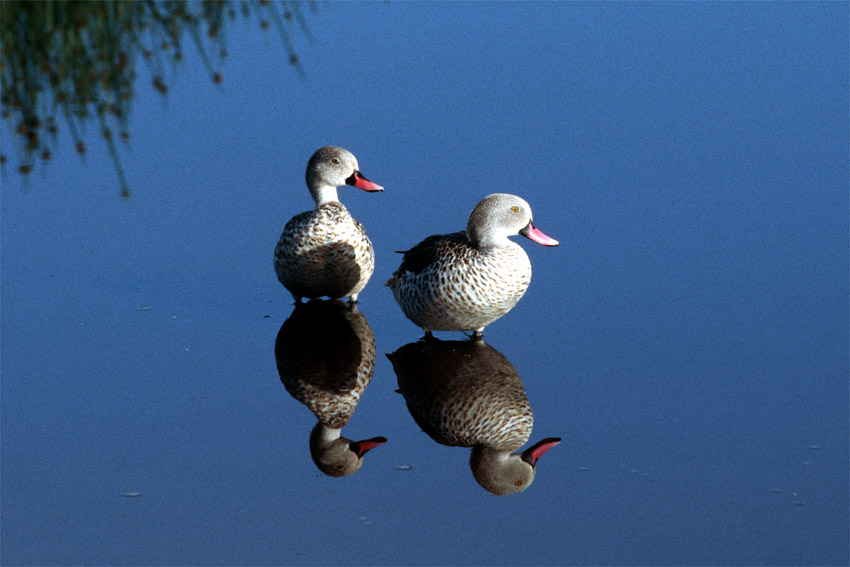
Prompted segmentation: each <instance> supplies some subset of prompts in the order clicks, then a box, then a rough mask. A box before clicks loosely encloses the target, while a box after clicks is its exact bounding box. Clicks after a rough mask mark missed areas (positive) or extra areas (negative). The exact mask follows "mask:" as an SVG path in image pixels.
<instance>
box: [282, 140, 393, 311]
mask: <svg viewBox="0 0 850 567" xmlns="http://www.w3.org/2000/svg"><path fill="white" fill-rule="evenodd" d="M306 178H307V186H308V187H309V189H310V194H311V195H312V197H313V200H314V201H315V203H316V208H315V209H314V210H311V211H306V212H303V213H300V214H298V215H295V216H294V217H292V219H291V220H290V221H289V222H288V223H286V227H285V228H284V229H283V234H281V236H280V240H279V241H278V243H277V246H276V247H275V251H274V269H275V273H276V274H277V278H278V280H280V283H282V284H283V286H284V287H286V289H288V290H289V291H290V293H291V294H292V296H293V297H294V298H295V301H296V302H299V301H301V298H303V297H306V298H309V299H314V298H318V297H330V298H343V297H349V298H350V299H351V301H352V302H356V301H357V296H358V294H359V293H360V292H361V291H362V290H363V288H364V287H366V284H367V283H368V281H369V278H370V277H371V276H372V272H373V271H374V269H375V250H374V248H373V247H372V242H371V241H370V240H369V237H368V236H366V230H365V229H364V228H363V225H362V224H360V223H359V222H358V221H357V220H355V219H354V218H353V217H352V216H351V214H350V213H349V212H348V209H346V208H345V206H344V205H343V204H342V203H340V202H339V198H338V194H337V188H338V187H341V186H343V185H346V184H347V185H353V186H355V187H358V188H360V189H363V190H364V191H381V190H383V188H382V187H381V186H380V185H377V184H375V183H372V182H371V181H369V180H367V179H366V178H365V177H363V176H362V175H361V174H360V170H359V166H358V164H357V159H356V158H355V157H354V156H353V155H352V154H351V153H350V152H348V151H347V150H344V149H343V148H339V147H336V146H326V147H323V148H320V149H319V150H317V151H316V153H315V154H313V156H312V157H311V158H310V161H309V163H308V164H307V173H306Z"/></svg>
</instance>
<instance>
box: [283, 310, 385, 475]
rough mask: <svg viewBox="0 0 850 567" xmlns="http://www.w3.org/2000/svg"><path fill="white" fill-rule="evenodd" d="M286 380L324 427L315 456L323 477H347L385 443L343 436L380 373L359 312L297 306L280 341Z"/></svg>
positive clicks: (317, 432)
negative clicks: (354, 439)
mask: <svg viewBox="0 0 850 567" xmlns="http://www.w3.org/2000/svg"><path fill="white" fill-rule="evenodd" d="M274 351H275V359H276V360H277V370H278V372H279V373H280V380H281V382H283V385H284V386H285V387H286V391H287V392H289V393H290V394H291V395H292V397H293V398H295V399H296V400H298V401H299V402H301V403H302V404H304V405H305V406H307V407H308V408H309V409H310V411H311V412H313V415H315V416H316V419H318V423H316V426H315V427H314V428H313V430H312V432H311V433H310V455H311V456H312V458H313V462H314V463H316V466H317V467H318V468H319V470H320V471H322V472H323V473H325V474H326V475H329V476H347V475H350V474H352V473H354V472H356V471H357V470H359V469H360V466H361V465H362V464H363V455H365V454H366V452H367V451H369V450H370V449H373V448H375V447H377V446H378V445H381V444H383V443H386V441H387V440H386V439H385V438H383V437H373V438H371V439H365V440H363V441H352V440H351V439H347V438H345V437H343V436H342V435H341V432H342V428H343V427H344V426H345V424H347V423H348V420H349V419H351V416H352V415H353V414H354V410H355V408H356V407H357V403H358V402H359V401H360V396H361V395H362V394H363V390H365V389H366V386H368V385H369V382H370V381H371V380H372V373H373V372H374V370H375V336H374V335H373V334H372V329H371V327H369V322H368V321H367V320H366V317H364V316H363V314H361V313H360V312H359V311H358V310H357V307H356V306H354V305H352V306H349V305H348V304H345V303H343V302H342V301H339V300H336V299H332V300H327V301H321V300H313V301H310V302H308V303H302V304H298V305H296V306H295V310H294V311H293V312H292V315H291V316H290V317H289V319H287V320H286V321H285V322H284V323H283V325H282V326H281V327H280V331H279V332H278V334H277V340H276V341H275V349H274Z"/></svg>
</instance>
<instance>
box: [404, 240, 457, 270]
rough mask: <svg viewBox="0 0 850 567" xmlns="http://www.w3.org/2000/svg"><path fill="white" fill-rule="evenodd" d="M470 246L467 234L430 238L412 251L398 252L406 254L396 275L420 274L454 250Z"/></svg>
mask: <svg viewBox="0 0 850 567" xmlns="http://www.w3.org/2000/svg"><path fill="white" fill-rule="evenodd" d="M470 246H471V244H470V242H469V239H468V238H467V237H466V232H453V233H451V234H435V235H434V236H429V237H428V238H426V239H425V240H423V241H422V242H420V243H419V244H417V245H416V246H414V247H413V248H411V249H410V250H405V251H398V252H399V253H400V254H404V257H403V258H402V260H401V265H400V266H399V267H398V271H397V272H396V273H399V274H401V273H404V272H412V273H414V274H418V273H420V272H422V271H423V270H424V269H425V268H427V267H428V266H429V265H431V264H433V263H434V262H435V261H436V260H437V259H438V258H439V257H441V256H443V255H445V254H447V253H449V252H451V251H453V250H457V249H459V248H460V249H463V248H467V247H470Z"/></svg>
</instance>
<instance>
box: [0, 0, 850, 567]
mask: <svg viewBox="0 0 850 567" xmlns="http://www.w3.org/2000/svg"><path fill="white" fill-rule="evenodd" d="M848 6H850V5H848V3H846V2H831V3H825V2H824V3H813V2H808V3H688V4H683V3H649V4H647V3H627V4H621V3H605V4H598V3H592V4H585V3H558V4H550V3H535V4H514V3H499V4H487V3H481V4H467V3H449V4H426V3H416V4H411V3H398V4H396V3H390V4H385V3H371V4H361V3H352V4H349V3H329V4H323V5H320V8H319V10H318V12H317V13H316V14H311V15H308V24H309V26H310V31H311V35H312V37H313V41H312V43H310V42H308V41H307V40H306V39H305V38H304V37H303V36H301V35H297V34H296V48H297V49H298V52H299V55H300V57H301V61H302V64H303V67H304V70H305V73H306V79H303V80H302V79H301V78H300V77H299V75H298V74H297V73H296V72H295V71H293V70H292V69H290V68H289V67H288V65H287V63H286V57H285V51H284V50H283V48H282V46H281V45H280V42H279V38H278V37H277V36H276V35H274V34H273V33H271V34H268V35H263V33H262V32H261V31H260V30H259V29H257V26H256V25H254V24H245V25H241V24H240V25H237V26H236V28H234V29H233V30H232V31H231V32H230V35H229V36H228V42H229V44H228V45H229V51H230V58H229V60H228V61H227V63H226V65H225V66H224V68H223V69H222V72H223V76H224V82H223V84H222V86H221V88H217V87H215V86H214V85H212V84H211V82H210V81H209V79H208V77H207V76H206V75H205V73H204V72H203V70H202V69H203V67H202V65H201V64H200V63H199V61H197V58H196V57H195V56H194V55H192V53H191V52H190V51H188V50H187V53H186V61H185V62H184V63H183V67H182V68H181V69H180V70H178V71H176V72H175V73H174V74H173V76H170V77H168V78H169V81H170V83H171V85H170V89H169V95H168V98H167V99H166V100H165V101H163V100H162V99H161V98H160V97H159V95H158V94H157V93H156V92H155V91H154V89H153V88H151V87H149V85H150V79H151V77H150V75H149V74H148V71H147V69H146V68H145V67H144V66H141V65H140V66H139V68H138V73H139V78H138V82H137V89H136V91H137V98H136V99H135V101H134V107H133V115H132V118H131V122H130V128H131V133H132V138H131V142H130V145H129V148H128V149H127V150H126V151H124V152H123V153H122V159H123V164H124V168H125V170H126V172H127V176H128V179H129V181H130V185H131V188H132V190H133V196H132V198H131V199H130V200H129V201H123V200H121V199H120V198H119V197H118V185H117V181H116V178H115V173H114V169H113V165H112V162H111V161H110V159H109V156H108V154H107V152H106V150H105V148H104V147H102V146H101V144H99V143H97V140H96V139H95V137H94V136H93V134H94V132H93V131H92V139H91V140H90V141H89V143H88V146H89V149H90V152H89V154H88V155H87V156H86V158H85V160H84V161H80V160H79V159H78V158H77V156H76V155H75V154H74V152H73V143H72V141H71V140H70V138H69V137H68V136H67V133H64V134H63V135H62V136H60V147H59V148H58V150H57V151H56V152H54V154H55V159H53V160H52V161H51V163H50V164H49V165H48V166H47V167H46V168H38V169H37V170H36V171H35V172H34V173H33V174H32V175H31V176H30V178H29V179H28V180H24V179H22V178H21V177H20V176H19V175H18V174H17V172H16V171H14V167H9V164H7V171H6V174H5V175H4V176H3V178H2V195H0V196H1V197H2V200H1V201H0V205H1V206H2V209H0V214H2V226H0V239H1V240H0V260H2V272H0V276H2V303H0V309H2V336H1V337H0V339H1V340H2V343H1V344H0V346H1V347H2V358H1V359H0V363H1V364H2V383H1V384H0V385H1V386H2V389H0V404H2V412H1V413H0V442H2V453H0V456H2V461H0V478H1V479H2V487H0V491H2V492H1V493H0V497H2V500H0V502H1V503H2V511H0V520H2V525H0V563H2V564H3V565H35V564H42V565H58V564H63V565H71V564H75V565H80V564H98V565H105V564H137V565H142V564H145V565H152V564H161V565H164V564H189V565H200V564H244V565H261V564H262V565H265V564H349V565H360V564H363V565H365V564H536V565H544V564H618V565H647V564H665V565H686V564H687V565H696V564H711V565H732V564H735V565H740V564H753V565H776V564H782V565H812V564H819V565H846V564H848V563H850V552H848V527H849V526H848V522H850V520H848V510H850V498H848V472H850V466H849V465H848V459H850V457H849V456H848V445H849V444H848V421H850V417H849V416H848V405H850V393H848V389H849V384H850V381H849V380H848V376H850V369H849V368H848V352H850V344H848V336H850V326H848V314H850V304H849V303H848V294H849V293H850V291H849V290H848V282H850V278H848V263H850V262H849V260H848V248H850V246H849V245H848V234H850V230H848V194H849V192H848V187H850V176H848V155H850V144H848V131H850V121H848V116H849V115H850V108H849V107H848V100H850V91H849V90H848V82H850V78H849V77H848V66H847V61H848V59H850V50H848V45H850V42H849V41H848V23H850V18H848V13H849V12H850V10H849V9H848ZM2 140H3V141H2V144H3V152H4V153H7V154H9V155H10V162H11V163H12V164H14V163H15V148H14V145H13V140H14V135H13V134H12V133H11V132H10V128H9V124H7V123H4V124H3V136H2ZM325 144H336V145H341V146H343V147H346V148H348V149H349V150H351V151H352V152H353V153H354V154H355V155H356V156H357V157H358V160H359V162H360V166H361V170H362V172H363V173H364V175H365V176H366V177H368V178H369V179H371V180H372V181H374V182H376V183H379V184H381V185H383V186H384V187H385V188H386V191H385V192H384V193H380V194H367V193H363V192H360V191H357V190H356V189H353V188H344V189H342V190H341V199H342V201H343V203H345V204H346V206H347V207H348V208H349V210H350V211H351V212H352V214H353V215H354V216H355V218H357V219H358V220H360V221H361V222H362V223H363V224H364V225H365V226H366V228H367V231H368V232H369V235H370V237H371V239H372V241H373V242H374V244H375V249H376V253H377V267H376V271H375V274H374V276H373V278H372V281H371V282H370V284H369V285H368V286H367V287H366V289H365V290H364V291H363V293H362V294H361V297H360V300H361V301H360V312H361V313H362V315H363V316H364V317H365V318H366V319H367V321H368V324H369V327H370V329H371V330H372V332H373V335H374V340H375V345H376V347H375V348H376V358H375V366H374V373H373V376H372V378H371V382H370V383H369V384H368V387H366V388H365V389H364V390H363V392H362V397H361V399H360V401H359V404H358V405H357V407H356V411H354V413H353V414H352V415H351V417H350V421H349V422H348V424H347V425H346V426H345V428H344V433H345V435H346V436H348V437H350V438H352V439H358V440H359V439H367V438H373V437H376V436H383V437H385V438H386V439H387V442H386V443H385V444H383V445H380V446H378V447H376V448H374V449H372V450H371V451H370V452H369V453H368V454H367V455H366V456H365V458H364V462H363V466H362V468H361V469H360V470H359V471H358V472H356V473H355V474H352V475H350V476H347V477H344V478H332V477H329V476H325V475H323V474H322V473H321V472H320V471H319V470H318V469H317V467H316V465H314V463H313V461H312V459H311V457H310V450H309V442H308V441H309V435H310V431H311V430H312V428H313V426H314V424H315V423H316V418H315V417H314V415H313V414H312V413H311V411H310V410H309V409H308V408H307V407H305V405H304V404H303V403H302V402H300V401H299V400H297V399H295V398H294V397H293V396H292V395H290V394H289V393H288V392H287V390H286V388H285V387H284V384H283V383H282V382H281V377H280V375H279V374H278V370H277V366H276V360H275V340H276V337H277V335H278V332H279V331H280V329H281V326H282V325H283V323H284V322H285V321H286V320H287V319H288V318H289V317H290V315H291V314H292V311H293V306H292V301H291V298H290V297H289V295H288V294H287V293H286V292H285V290H284V289H283V288H282V287H281V286H280V284H279V283H278V282H277V280H276V278H275V275H274V272H273V269H272V251H273V248H274V245H275V243H276V241H277V238H278V236H279V234H280V231H281V230H282V228H283V225H284V224H285V222H286V220H287V219H288V218H290V217H291V216H292V215H294V214H296V213H298V212H301V211H303V210H306V209H307V208H309V206H310V204H311V203H310V199H309V196H308V193H307V191H306V188H305V186H304V182H303V173H304V167H305V165H306V162H307V159H308V158H309V156H310V155H311V153H312V152H313V151H314V150H315V149H316V148H318V147H319V146H322V145H325ZM497 191H499V192H502V191H507V192H512V193H516V194H518V195H520V196H522V197H523V198H525V199H526V200H527V201H528V202H529V203H530V204H531V207H532V209H533V211H534V221H535V224H536V225H537V226H538V227H539V228H540V229H541V230H543V231H544V232H545V233H546V234H548V235H550V236H552V237H553V238H556V239H558V240H559V241H560V242H561V245H560V246H559V247H557V248H545V247H542V246H538V245H536V244H535V243H533V242H530V241H527V240H525V239H521V238H518V239H519V240H522V242H521V243H520V244H521V245H522V246H523V247H524V248H525V249H526V251H527V252H528V254H529V257H530V258H531V263H532V266H533V270H534V275H533V279H532V283H531V286H530V288H529V291H528V293H527V294H526V296H525V297H524V298H523V299H522V300H521V301H520V303H519V304H518V305H517V307H516V308H514V310H513V311H511V312H510V313H509V314H507V315H506V316H505V317H503V318H502V319H500V320H499V321H497V322H496V323H494V324H492V325H491V326H490V327H488V328H487V329H486V331H485V341H486V343H487V344H488V345H489V346H490V347H492V348H493V349H495V350H496V351H498V353H500V354H501V355H502V356H504V357H505V358H506V359H507V361H509V363H510V364H511V365H512V367H513V368H514V369H515V371H516V374H517V376H518V377H519V379H520V380H521V382H522V385H523V387H524V390H525V394H526V397H527V401H528V404H529V405H530V407H531V408H532V410H533V414H534V425H533V431H532V432H531V434H530V439H529V442H528V444H527V445H525V447H528V446H529V445H531V444H532V443H534V442H535V441H538V440H540V439H543V438H547V437H560V438H561V439H562V441H561V443H560V444H559V445H557V446H555V447H553V448H552V449H550V450H549V451H548V452H547V453H546V454H545V455H543V456H542V457H541V459H540V461H539V462H538V465H537V472H536V478H535V480H534V483H533V485H531V486H529V487H528V488H527V490H525V491H524V492H522V493H521V494H519V495H510V496H494V495H492V494H490V493H489V492H487V491H485V490H484V489H483V488H481V487H480V486H479V485H478V484H477V483H476V482H475V480H474V478H473V476H472V474H471V471H470V467H469V458H470V457H469V455H470V449H468V448H464V447H448V446H445V445H442V444H439V443H437V442H435V441H434V440H433V438H432V437H430V436H429V435H428V434H426V433H425V432H423V431H422V430H421V428H420V426H419V425H417V423H416V422H415V421H414V418H413V417H412V415H411V413H410V411H408V408H407V405H406V403H405V399H404V397H403V396H402V395H400V394H399V393H397V392H396V390H397V389H398V388H399V383H398V378H397V376H396V374H395V372H394V371H393V366H392V364H391V363H390V361H389V360H388V359H387V357H386V354H388V353H392V352H394V351H397V350H398V349H400V348H401V347H402V346H404V345H405V344H409V343H412V342H415V341H416V340H417V339H418V338H419V337H420V336H421V331H420V330H419V329H418V328H416V327H415V326H414V325H413V324H412V323H410V322H409V321H407V320H406V319H405V318H404V316H403V314H402V313H401V311H400V309H399V308H398V306H397V305H396V304H395V302H394V300H393V298H392V294H391V293H390V291H389V290H388V289H387V288H386V287H384V286H383V282H384V281H385V280H386V279H387V278H388V277H389V276H390V274H391V273H392V271H393V270H394V269H395V267H396V266H397V265H398V262H399V260H400V257H399V256H398V255H397V254H394V252H393V251H394V250H404V249H407V248H409V247H410V246H411V245H413V244H415V243H416V242H418V241H419V240H421V239H422V238H423V237H425V236H427V235H429V234H434V233H444V232H452V231H456V230H460V229H462V228H463V227H464V225H465V223H466V217H467V215H468V213H469V211H470V210H471V209H472V207H473V206H474V205H475V203H476V202H477V201H478V200H479V199H480V198H481V197H483V196H484V195H486V194H488V193H492V192H497ZM437 335H438V337H439V338H441V339H443V340H461V339H463V338H464V337H463V335H462V334H460V333H437Z"/></svg>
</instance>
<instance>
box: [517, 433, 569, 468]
mask: <svg viewBox="0 0 850 567" xmlns="http://www.w3.org/2000/svg"><path fill="white" fill-rule="evenodd" d="M560 442H561V438H560V437H548V438H546V439H544V440H543V441H538V442H537V443H535V444H534V445H532V446H531V447H529V448H528V449H526V450H525V451H523V452H522V460H523V461H525V462H526V463H528V464H529V465H531V466H532V467H533V466H534V465H536V464H537V459H539V458H540V457H541V455H543V453H545V452H546V451H548V450H549V449H551V448H552V447H554V446H555V445H557V444H558V443H560Z"/></svg>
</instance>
